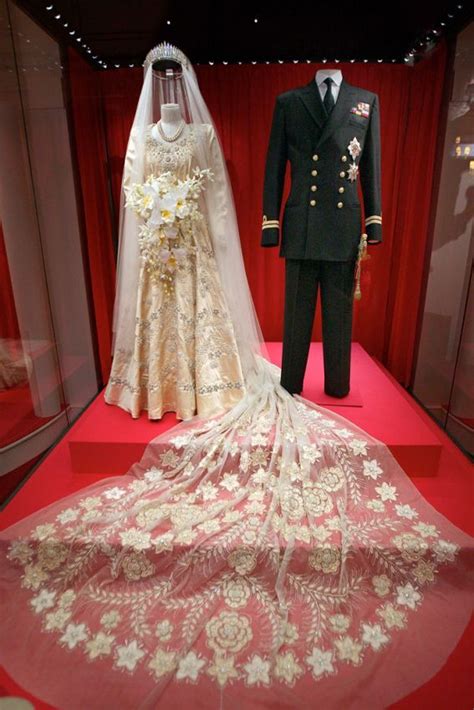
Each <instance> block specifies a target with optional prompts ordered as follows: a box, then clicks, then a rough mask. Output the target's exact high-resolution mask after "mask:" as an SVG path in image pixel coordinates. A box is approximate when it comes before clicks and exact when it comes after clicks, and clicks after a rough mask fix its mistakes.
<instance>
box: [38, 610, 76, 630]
mask: <svg viewBox="0 0 474 710" xmlns="http://www.w3.org/2000/svg"><path fill="white" fill-rule="evenodd" d="M70 618H71V612H70V611H69V609H62V608H61V609H57V610H56V611H52V612H50V613H49V614H46V618H45V620H44V629H45V631H61V630H62V629H64V627H65V626H66V624H67V622H68V621H69V619H70Z"/></svg>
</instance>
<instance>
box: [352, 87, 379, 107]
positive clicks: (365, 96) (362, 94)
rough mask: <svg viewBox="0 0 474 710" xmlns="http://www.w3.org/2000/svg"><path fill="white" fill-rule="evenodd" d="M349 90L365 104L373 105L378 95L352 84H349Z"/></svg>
mask: <svg viewBox="0 0 474 710" xmlns="http://www.w3.org/2000/svg"><path fill="white" fill-rule="evenodd" d="M350 88H351V89H352V91H354V92H355V93H356V95H357V98H360V99H361V100H365V101H366V102H367V103H373V101H375V99H378V94H376V93H375V92H374V91H369V90H368V89H364V88H362V87H361V86H354V85H353V84H350Z"/></svg>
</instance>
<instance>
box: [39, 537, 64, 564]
mask: <svg viewBox="0 0 474 710" xmlns="http://www.w3.org/2000/svg"><path fill="white" fill-rule="evenodd" d="M67 553H68V549H67V547H66V545H64V544H63V543H62V542H49V541H48V540H44V541H43V542H41V543H40V544H39V546H38V564H39V565H41V567H43V569H47V570H53V569H57V568H58V567H60V566H61V565H62V563H63V562H64V560H65V559H66V557H67Z"/></svg>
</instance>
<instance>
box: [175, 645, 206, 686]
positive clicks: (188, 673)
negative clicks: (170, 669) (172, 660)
mask: <svg viewBox="0 0 474 710" xmlns="http://www.w3.org/2000/svg"><path fill="white" fill-rule="evenodd" d="M205 665H206V661H205V660H204V659H203V658H201V657H200V656H198V655H197V653H195V652H194V651H189V653H188V654H187V655H186V656H185V657H184V658H182V659H181V660H180V661H179V665H178V670H177V671H176V678H177V679H178V680H185V679H187V678H189V680H191V681H193V682H195V681H196V680H197V679H198V675H199V673H200V671H201V669H202V668H203V667H204V666H205Z"/></svg>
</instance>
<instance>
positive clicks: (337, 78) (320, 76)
mask: <svg viewBox="0 0 474 710" xmlns="http://www.w3.org/2000/svg"><path fill="white" fill-rule="evenodd" d="M328 77H330V78H331V79H333V81H334V83H333V84H332V86H331V90H332V95H333V96H334V103H335V102H336V101H337V97H338V95H339V89H340V86H341V81H342V72H341V70H340V69H318V71H317V72H316V76H315V81H316V84H317V85H318V89H319V91H320V93H321V94H322V95H321V99H324V94H325V93H326V91H327V89H326V84H324V83H323V86H322V89H321V83H322V82H324V80H325V79H327V78H328Z"/></svg>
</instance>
